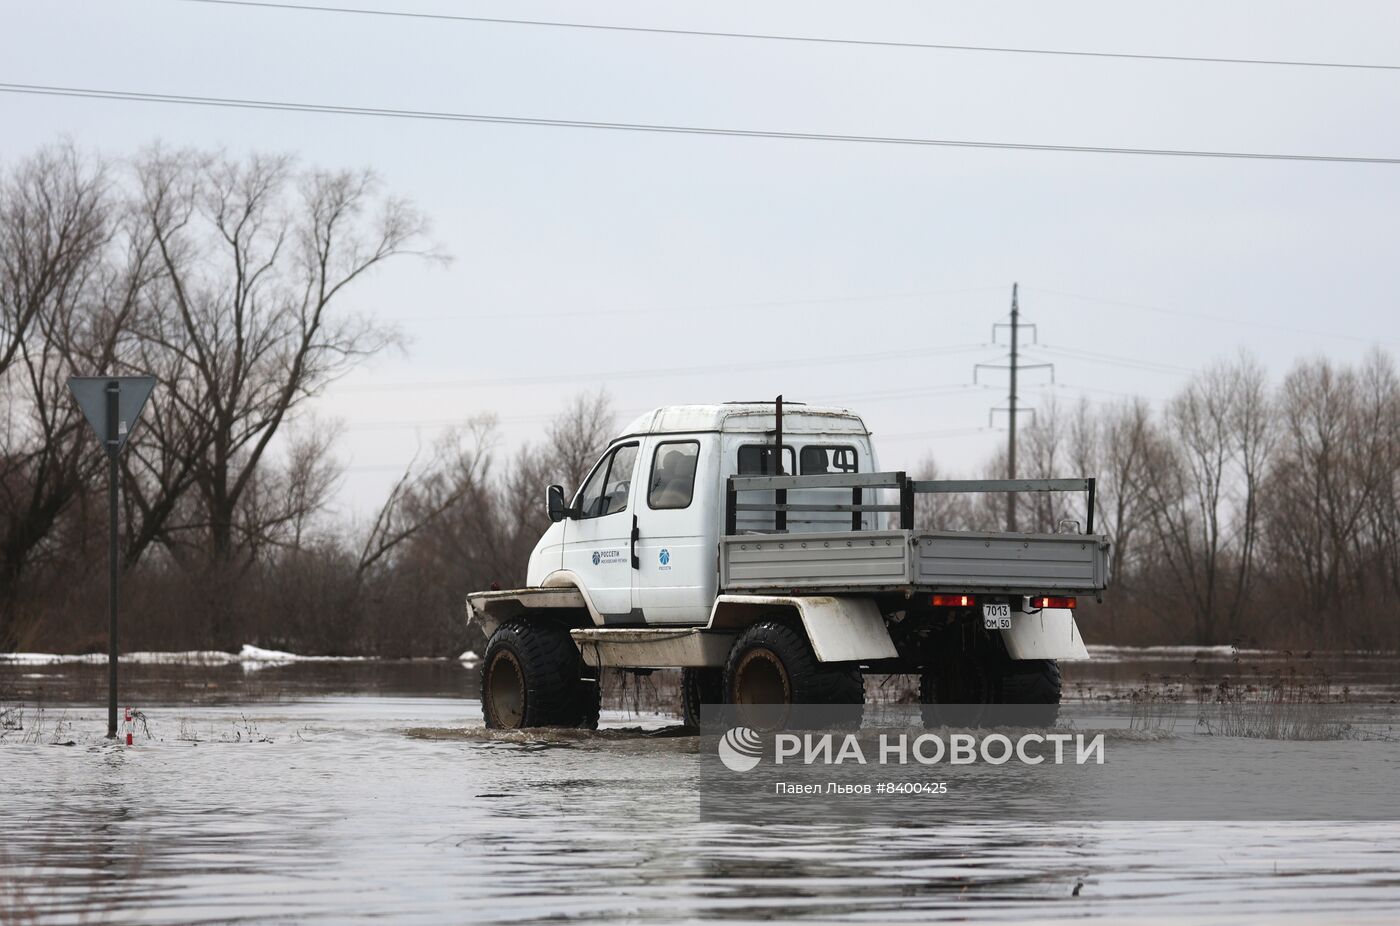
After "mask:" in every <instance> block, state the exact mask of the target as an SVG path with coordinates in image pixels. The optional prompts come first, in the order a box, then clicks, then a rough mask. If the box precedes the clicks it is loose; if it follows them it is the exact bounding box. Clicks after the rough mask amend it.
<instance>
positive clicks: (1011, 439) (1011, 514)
mask: <svg viewBox="0 0 1400 926" xmlns="http://www.w3.org/2000/svg"><path fill="white" fill-rule="evenodd" d="M1019 286H1020V284H1019V283H1012V284H1011V394H1010V395H1009V396H1008V397H1007V403H1006V404H1007V412H1008V417H1009V418H1010V419H1011V420H1010V427H1008V428H1007V431H1006V478H1007V479H1015V478H1016V362H1017V360H1018V359H1019V356H1018V354H1017V352H1016V348H1017V346H1018V345H1017V335H1018V334H1019V333H1020V327H1021V307H1020V305H1018V304H1017V302H1016V290H1017V288H1018V287H1019ZM1006 529H1007V530H1008V531H1013V532H1014V531H1015V530H1016V493H1015V492H1007V493H1006Z"/></svg>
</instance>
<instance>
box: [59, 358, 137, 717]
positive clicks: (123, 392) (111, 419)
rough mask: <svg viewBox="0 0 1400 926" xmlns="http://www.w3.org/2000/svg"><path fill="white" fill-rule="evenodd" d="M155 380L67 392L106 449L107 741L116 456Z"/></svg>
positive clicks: (100, 379)
mask: <svg viewBox="0 0 1400 926" xmlns="http://www.w3.org/2000/svg"><path fill="white" fill-rule="evenodd" d="M155 386H156V380H155V377H154V376H70V377H68V389H69V391H70V392H72V393H73V398H75V399H77V401H78V407H79V408H81V409H82V410H83V417H85V418H87V421H88V424H90V425H92V430H93V432H94V433H95V434H97V437H98V439H99V440H101V441H102V444H103V449H105V450H106V451H107V519H108V525H107V526H108V535H107V566H108V576H107V579H108V583H109V584H108V587H107V737H108V738H109V739H114V738H115V737H116V735H117V574H118V572H119V571H120V560H119V559H118V550H117V547H118V536H117V488H118V482H119V480H120V478H121V473H120V470H119V469H118V466H117V458H118V456H119V454H120V453H121V449H122V447H124V446H126V440H127V438H128V437H130V436H131V429H132V427H133V426H134V425H135V424H136V419H137V418H139V417H141V409H142V408H144V407H145V405H146V400H147V399H149V398H150V397H151V391H152V390H153V389H155Z"/></svg>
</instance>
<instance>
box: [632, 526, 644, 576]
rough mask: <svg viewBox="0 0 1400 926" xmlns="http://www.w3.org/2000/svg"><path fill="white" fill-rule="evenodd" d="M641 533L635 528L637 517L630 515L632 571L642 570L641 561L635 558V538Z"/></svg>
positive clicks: (637, 557) (639, 558)
mask: <svg viewBox="0 0 1400 926" xmlns="http://www.w3.org/2000/svg"><path fill="white" fill-rule="evenodd" d="M641 533H642V532H641V530H640V529H639V528H638V527H637V516H636V515H635V514H634V515H632V547H631V553H632V568H633V569H641V568H642V560H641V557H639V556H637V538H638V537H640V536H641Z"/></svg>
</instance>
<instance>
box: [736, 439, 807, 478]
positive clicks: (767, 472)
mask: <svg viewBox="0 0 1400 926" xmlns="http://www.w3.org/2000/svg"><path fill="white" fill-rule="evenodd" d="M795 462H796V461H795V460H794V459H793V454H792V448H791V447H789V446H787V445H786V444H784V445H783V474H784V475H787V476H795V475H797V467H796V466H794V465H793V464H794V463H795ZM777 474H778V468H777V456H776V455H775V454H774V453H773V445H772V444H745V445H744V446H742V447H740V448H739V475H740V476H776V475H777Z"/></svg>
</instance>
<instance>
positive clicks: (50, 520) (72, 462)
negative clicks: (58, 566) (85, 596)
mask: <svg viewBox="0 0 1400 926" xmlns="http://www.w3.org/2000/svg"><path fill="white" fill-rule="evenodd" d="M111 215H112V203H111V201H110V198H109V196H108V195H107V191H106V173H105V167H104V166H103V165H102V164H101V163H98V162H92V161H87V160H84V159H83V158H82V157H80V156H79V155H78V154H77V153H76V152H75V151H74V150H73V149H72V148H70V147H64V148H57V149H49V150H45V151H42V152H40V153H39V154H38V155H36V156H35V157H34V158H32V159H30V160H29V161H27V162H25V163H23V164H21V165H20V166H19V167H18V168H17V169H15V170H14V171H13V172H12V173H11V174H10V176H9V178H8V179H7V180H6V182H5V183H4V184H3V185H0V318H2V319H3V321H0V338H3V340H0V394H2V395H3V400H4V406H3V423H0V643H3V642H6V641H9V640H12V639H13V634H14V626H13V621H14V607H15V602H16V595H17V594H18V591H19V589H20V579H21V576H22V574H23V573H24V572H25V571H26V570H27V569H28V568H29V567H30V566H31V565H33V564H34V563H35V562H37V561H41V560H43V559H44V558H49V559H53V558H54V557H55V556H56V555H57V554H58V552H59V551H61V550H62V549H64V548H65V547H66V546H68V545H71V544H73V543H76V542H80V541H81V539H82V536H81V533H79V534H78V535H77V536H70V535H65V534H64V532H62V531H60V530H59V526H60V525H61V524H62V523H63V521H62V519H63V517H64V515H65V513H66V512H68V511H69V509H70V508H71V507H72V506H73V505H74V503H75V502H77V501H78V500H79V499H80V498H81V497H82V495H83V492H84V490H85V488H86V487H87V485H88V484H89V483H90V481H91V480H92V478H93V476H94V474H95V472H96V471H97V470H98V468H99V467H98V464H99V462H100V454H98V453H97V452H96V447H95V445H94V444H93V443H92V442H91V441H90V440H85V439H84V438H85V437H86V434H85V432H84V430H83V429H84V428H85V425H84V424H83V422H82V416H81V414H80V413H79V411H78V410H77V408H76V407H75V406H74V404H73V402H72V401H71V399H70V397H69V395H68V390H67V379H68V377H69V376H71V375H73V374H75V373H91V372H95V371H102V370H114V369H116V368H118V367H119V365H120V358H121V356H122V355H123V353H124V351H125V350H126V349H127V347H128V346H129V345H128V343H127V334H128V328H127V322H128V320H129V318H130V316H131V313H132V312H133V311H134V306H135V301H134V298H133V295H132V285H131V282H130V281H131V280H132V279H134V278H136V277H139V275H140V270H139V266H132V265H122V264H117V263H116V262H114V261H109V260H108V256H109V255H108V250H109V246H110V244H111V240H112V221H111ZM137 263H138V264H139V261H137Z"/></svg>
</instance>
